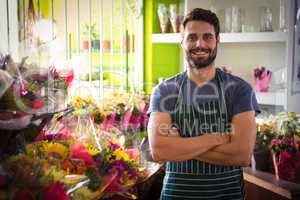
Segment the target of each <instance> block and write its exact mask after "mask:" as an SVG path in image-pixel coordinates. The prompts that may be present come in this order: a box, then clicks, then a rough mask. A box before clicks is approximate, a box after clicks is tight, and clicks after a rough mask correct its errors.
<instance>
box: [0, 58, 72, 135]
mask: <svg viewBox="0 0 300 200" xmlns="http://www.w3.org/2000/svg"><path fill="white" fill-rule="evenodd" d="M25 61H26V58H24V59H23V60H22V62H21V63H15V62H14V61H13V60H12V58H11V57H10V55H7V56H2V57H1V61H0V63H1V66H0V77H1V87H3V88H1V89H3V90H1V96H0V112H1V119H0V129H9V130H18V129H22V128H25V127H27V126H28V125H29V123H30V122H31V119H32V115H40V114H43V113H49V112H56V111H58V110H60V109H62V108H60V107H59V105H61V104H64V102H58V99H62V100H64V99H65V97H66V92H67V88H68V87H69V86H70V84H71V82H72V80H73V71H72V70H71V71H69V72H68V73H67V74H64V75H63V74H61V73H60V72H58V71H57V70H56V68H55V67H54V66H51V67H49V68H47V69H44V68H40V67H38V66H37V65H35V64H27V63H26V62H25ZM2 83H3V84H2ZM2 85H3V86H2Z"/></svg>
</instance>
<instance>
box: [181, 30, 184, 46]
mask: <svg viewBox="0 0 300 200" xmlns="http://www.w3.org/2000/svg"><path fill="white" fill-rule="evenodd" d="M180 36H181V40H180V46H181V48H183V39H184V33H183V32H181V33H180Z"/></svg>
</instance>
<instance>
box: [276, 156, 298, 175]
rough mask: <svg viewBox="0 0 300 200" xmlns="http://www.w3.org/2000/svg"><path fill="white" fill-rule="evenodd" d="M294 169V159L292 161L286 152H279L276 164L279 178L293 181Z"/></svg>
mask: <svg viewBox="0 0 300 200" xmlns="http://www.w3.org/2000/svg"><path fill="white" fill-rule="evenodd" d="M295 169H296V159H294V158H293V157H292V155H290V154H289V153H288V152H287V151H283V152H281V153H280V159H279V163H278V172H279V176H280V177H281V178H283V179H286V180H289V181H292V180H293V179H294V175H295Z"/></svg>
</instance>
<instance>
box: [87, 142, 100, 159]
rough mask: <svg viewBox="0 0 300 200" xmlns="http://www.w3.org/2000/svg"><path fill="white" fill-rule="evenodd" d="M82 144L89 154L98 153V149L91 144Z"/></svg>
mask: <svg viewBox="0 0 300 200" xmlns="http://www.w3.org/2000/svg"><path fill="white" fill-rule="evenodd" d="M84 146H85V148H86V149H87V151H88V152H89V154H90V155H91V156H95V155H97V154H99V153H100V151H99V150H98V149H97V148H95V147H94V146H93V145H91V144H85V145H84Z"/></svg>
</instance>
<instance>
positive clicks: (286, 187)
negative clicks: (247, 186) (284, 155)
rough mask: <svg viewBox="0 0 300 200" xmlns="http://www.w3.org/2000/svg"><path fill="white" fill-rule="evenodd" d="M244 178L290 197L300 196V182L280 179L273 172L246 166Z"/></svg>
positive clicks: (296, 197)
mask: <svg viewBox="0 0 300 200" xmlns="http://www.w3.org/2000/svg"><path fill="white" fill-rule="evenodd" d="M244 179H245V180H246V181H247V182H250V183H253V184H255V185H257V186H259V187H262V188H264V189H266V190H269V191H271V192H274V193H276V194H279V195H281V196H284V197H286V198H288V199H298V198H300V184H296V183H292V182H289V181H285V180H281V179H278V178H276V177H275V176H274V175H273V174H270V173H266V172H261V171H258V170H252V169H251V168H244Z"/></svg>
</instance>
